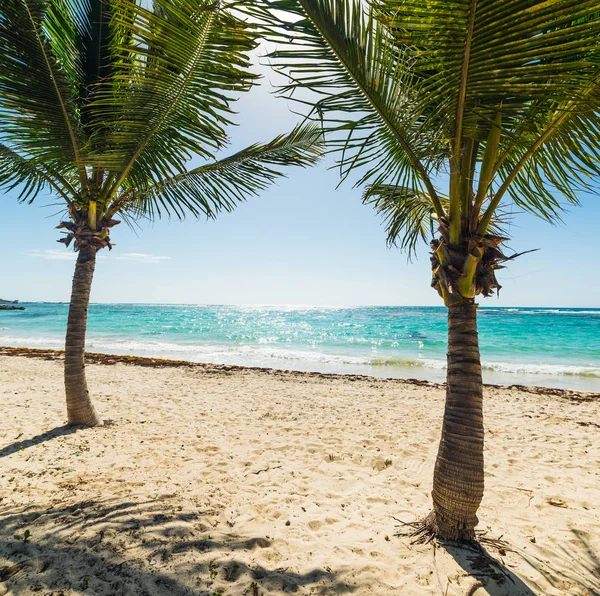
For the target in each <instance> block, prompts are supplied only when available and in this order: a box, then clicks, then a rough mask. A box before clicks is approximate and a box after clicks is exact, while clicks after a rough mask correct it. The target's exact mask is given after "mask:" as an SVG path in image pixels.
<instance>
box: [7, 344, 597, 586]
mask: <svg viewBox="0 0 600 596" xmlns="http://www.w3.org/2000/svg"><path fill="white" fill-rule="evenodd" d="M7 353H8V352H4V354H7ZM92 360H93V359H92ZM98 362H104V363H92V364H90V365H89V366H88V379H89V384H90V388H91V391H92V394H93V396H94V400H95V403H96V406H97V408H98V410H99V411H100V413H101V415H102V417H103V419H105V420H107V421H109V422H108V423H107V424H106V425H105V426H104V427H100V428H93V429H70V428H67V427H65V426H64V424H65V416H66V415H65V406H64V397H63V385H62V368H61V364H62V363H61V361H60V357H59V356H57V355H56V354H51V353H48V354H46V355H45V356H44V355H42V354H37V355H36V357H25V356H22V355H20V356H19V355H2V356H0V391H1V394H2V395H1V404H2V407H1V416H2V419H1V421H0V594H11V595H13V594H14V595H26V594H30V593H31V594H52V595H55V596H58V595H63V596H71V595H74V594H95V595H99V596H109V595H120V594H124V595H145V594H149V595H169V596H171V595H184V594H190V595H207V596H208V595H210V596H216V595H220V596H242V595H250V596H255V595H258V594H261V595H270V594H274V595H279V594H287V593H291V592H294V593H296V594H321V595H330V594H354V595H356V596H368V595H373V596H384V595H386V596H387V595H397V594H407V595H411V596H412V595H420V594H423V595H425V594H435V595H442V596H454V595H465V594H469V595H473V594H474V595H476V596H480V595H483V594H491V595H502V594H511V595H513V594H514V595H521V594H523V595H527V594H537V595H542V594H544V595H545V594H547V595H567V594H568V595H594V594H600V465H599V462H600V424H599V421H598V405H599V403H600V395H598V394H595V395H594V394H583V393H575V392H567V391H553V390H544V391H538V390H526V389H522V388H521V389H519V388H500V387H492V386H486V388H485V393H484V395H485V415H486V428H487V434H486V451H485V455H486V493H485V497H484V501H483V504H482V507H481V509H480V526H479V528H480V529H481V530H483V531H487V537H489V538H491V539H496V538H501V539H502V541H505V543H506V544H504V546H502V544H503V543H502V542H499V543H496V544H495V545H494V544H489V545H488V546H486V549H487V551H488V553H489V555H490V556H491V557H493V558H494V559H495V560H496V561H497V563H494V564H492V563H490V560H489V559H488V558H486V557H485V556H483V555H482V554H481V553H477V552H471V551H469V550H465V549H463V548H461V549H459V548H457V547H452V546H448V547H441V546H437V547H436V546H435V545H433V544H412V540H411V539H410V538H408V537H406V536H399V535H398V534H399V533H402V532H406V531H407V527H406V526H403V525H402V524H401V523H400V521H398V520H401V521H402V522H413V521H415V520H417V519H419V518H422V517H423V516H425V515H426V514H427V512H428V510H429V504H430V497H429V492H430V490H431V479H432V469H433V464H434V460H435V455H436V450H437V443H438V439H439V433H440V427H441V419H442V409H443V398H444V390H443V386H441V385H436V384H432V383H426V382H418V383H417V382H414V383H411V382H404V381H400V380H382V379H374V378H368V377H356V376H335V375H322V374H313V373H295V372H277V371H268V370H257V369H243V368H240V367H228V366H212V365H189V366H186V365H179V366H175V365H173V366H159V367H151V366H147V364H148V362H142V361H140V360H139V359H138V360H137V362H138V364H135V363H125V362H123V359H113V360H111V359H110V358H106V357H105V358H103V359H102V358H98ZM107 362H113V363H112V364H110V363H107ZM140 364H146V365H140Z"/></svg>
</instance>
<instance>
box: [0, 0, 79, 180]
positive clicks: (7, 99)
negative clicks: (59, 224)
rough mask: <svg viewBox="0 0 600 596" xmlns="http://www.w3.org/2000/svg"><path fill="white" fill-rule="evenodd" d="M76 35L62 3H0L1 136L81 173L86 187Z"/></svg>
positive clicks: (18, 0)
mask: <svg viewBox="0 0 600 596" xmlns="http://www.w3.org/2000/svg"><path fill="white" fill-rule="evenodd" d="M76 37H77V34H76V29H75V26H74V24H73V22H72V20H71V19H70V15H69V12H68V11H67V10H65V9H64V4H62V3H58V2H48V1H46V0H6V1H5V2H3V3H2V6H1V7H0V131H1V132H2V136H3V138H4V139H5V140H6V141H7V142H8V143H10V144H11V146H12V147H14V148H15V149H16V150H17V151H19V152H24V153H26V154H28V155H30V156H32V157H35V159H36V160H38V161H44V162H46V163H49V164H51V165H52V168H53V169H54V170H56V171H59V172H61V173H63V174H64V173H66V172H69V171H73V170H75V171H78V172H79V177H80V182H81V184H83V185H85V183H86V176H85V170H84V165H83V158H84V146H85V138H84V136H83V133H82V130H81V126H80V122H79V116H78V113H77V109H76V94H77V92H78V87H79V84H80V83H81V69H80V66H81V65H80V62H79V57H78V53H77V52H76V50H75V43H76Z"/></svg>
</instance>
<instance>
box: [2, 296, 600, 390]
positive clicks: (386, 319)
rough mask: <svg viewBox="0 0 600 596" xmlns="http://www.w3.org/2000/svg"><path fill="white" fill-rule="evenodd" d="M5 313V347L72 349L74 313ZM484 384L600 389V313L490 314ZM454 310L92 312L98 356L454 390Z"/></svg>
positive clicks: (52, 306)
mask: <svg viewBox="0 0 600 596" xmlns="http://www.w3.org/2000/svg"><path fill="white" fill-rule="evenodd" d="M22 306H25V307H26V310H24V311H0V345H5V346H23V347H34V348H61V347H62V345H63V342H64V333H65V327H66V321H67V310H68V305H67V304H58V303H30V304H27V303H23V304H22ZM478 318H479V339H480V349H481V358H482V363H483V374H484V381H486V382H488V383H500V384H525V385H546V386H552V387H565V388H573V389H581V390H588V391H600V309H579V308H496V307H480V308H479V311H478ZM446 324H447V319H446V311H445V309H444V308H442V307H388V306H385V307H384V306H374V307H357V308H323V307H281V306H249V307H244V306H198V305H166V304H92V305H91V306H90V310H89V320H88V335H87V337H88V340H87V350H89V351H92V352H104V353H112V354H131V355H139V356H149V357H160V358H172V359H178V360H191V361H194V362H211V363H218V364H239V365H246V366H260V367H270V368H281V369H292V370H301V371H319V372H332V373H352V374H368V375H374V376H380V377H399V378H409V377H410V378H417V379H427V380H434V381H437V380H443V379H444V376H445V366H446V361H445V359H446V346H447V343H446V342H447V337H446V333H447V328H446Z"/></svg>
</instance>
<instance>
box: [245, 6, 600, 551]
mask: <svg viewBox="0 0 600 596" xmlns="http://www.w3.org/2000/svg"><path fill="white" fill-rule="evenodd" d="M259 4H260V6H259V7H258V8H257V11H256V13H257V17H258V18H261V19H262V20H263V22H264V23H265V25H266V27H267V28H268V29H269V33H268V35H269V38H270V39H271V40H273V41H275V42H277V43H278V47H277V49H276V50H275V51H273V52H272V53H271V54H270V59H271V62H272V64H273V65H274V67H275V68H276V69H279V70H280V71H281V72H283V73H284V74H286V75H287V76H288V77H289V79H288V80H289V83H287V84H286V85H285V86H284V87H283V88H282V89H281V90H280V91H281V93H282V94H283V95H285V96H286V97H288V98H295V99H296V100H297V101H298V102H300V103H301V104H304V105H305V106H308V107H307V110H308V112H307V115H309V116H310V117H311V118H313V119H315V120H320V121H321V122H322V123H323V126H324V128H325V129H326V131H327V132H328V133H329V138H330V142H331V146H332V149H333V150H334V151H337V155H338V159H339V165H340V169H341V174H342V177H343V178H346V177H347V176H349V175H350V174H351V173H353V172H358V173H359V175H358V184H359V185H366V190H365V194H364V201H365V203H368V204H371V205H373V206H374V207H375V209H376V210H377V211H378V212H379V213H381V214H382V215H383V217H384V218H385V223H386V227H387V234H388V242H389V243H391V244H397V245H399V246H400V247H402V248H404V249H407V250H408V251H409V252H412V251H414V249H415V247H416V245H417V243H418V242H419V241H420V239H427V240H429V234H430V230H432V229H433V230H435V229H436V228H437V234H435V237H434V238H433V239H432V240H431V243H430V246H431V264H432V270H433V282H432V286H433V287H434V288H435V289H436V290H437V291H438V293H439V294H440V296H441V297H442V299H443V301H444V304H445V305H446V306H447V307H448V361H447V385H446V387H447V389H446V406H445V413H444V419H443V425H442V436H441V442H440V446H439V452H438V456H437V461H436V465H435V472H434V478H433V492H432V496H433V510H432V513H431V514H430V515H429V516H428V517H427V519H426V520H425V523H424V525H423V526H422V527H423V528H424V529H426V530H427V531H429V532H432V533H433V534H435V535H437V536H440V537H443V538H447V539H458V540H471V539H473V537H474V535H475V533H474V528H475V526H476V524H477V521H478V520H477V510H478V507H479V504H480V502H481V499H482V496H483V489H484V467H483V439H484V427H483V411H482V377H481V363H480V355H479V345H478V338H477V319H476V309H477V305H476V303H475V300H476V297H477V296H478V295H480V294H483V296H489V295H490V294H491V293H493V291H494V290H498V289H499V288H500V286H499V284H498V282H497V280H496V276H495V272H496V270H497V269H499V268H500V267H501V263H502V262H503V261H504V260H506V257H505V256H504V254H503V252H502V244H503V243H504V242H505V241H506V240H507V238H505V237H503V236H502V235H500V234H499V233H498V231H497V228H496V227H494V222H495V220H496V223H497V217H498V213H499V211H498V210H499V208H500V207H501V205H503V204H506V203H511V202H512V203H513V204H514V205H516V206H517V208H521V209H524V210H527V211H530V212H532V213H534V214H536V215H539V216H540V217H542V218H544V219H546V220H549V221H553V220H556V219H557V218H558V217H559V214H560V210H561V206H562V205H564V204H569V203H571V204H577V202H578V200H577V193H578V192H579V191H581V190H583V189H589V188H590V187H591V181H590V179H591V177H593V176H597V175H598V174H600V86H599V83H600V15H599V12H600V11H599V7H598V2H597V0H544V1H541V0H272V1H269V0H263V1H262V2H261V3H259ZM444 180H446V181H447V186H446V188H445V189H443V188H442V186H441V184H442V182H443V181H444ZM444 184H446V183H444Z"/></svg>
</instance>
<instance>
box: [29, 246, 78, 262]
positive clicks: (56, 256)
mask: <svg viewBox="0 0 600 596" xmlns="http://www.w3.org/2000/svg"><path fill="white" fill-rule="evenodd" d="M25 255H26V256H28V257H35V258H38V259H47V260H49V261H74V260H75V258H76V256H77V255H76V254H75V253H74V252H73V251H70V250H56V249H54V250H51V249H46V250H29V251H27V252H26V253H25Z"/></svg>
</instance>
